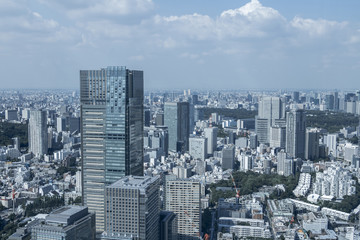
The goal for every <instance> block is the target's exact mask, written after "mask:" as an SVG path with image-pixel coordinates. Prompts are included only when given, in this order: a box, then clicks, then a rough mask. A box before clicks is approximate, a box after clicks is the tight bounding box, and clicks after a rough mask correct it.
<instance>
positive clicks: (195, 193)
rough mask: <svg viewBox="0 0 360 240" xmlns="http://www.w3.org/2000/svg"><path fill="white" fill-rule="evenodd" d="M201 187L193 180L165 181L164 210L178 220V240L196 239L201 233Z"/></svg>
mask: <svg viewBox="0 0 360 240" xmlns="http://www.w3.org/2000/svg"><path fill="white" fill-rule="evenodd" d="M200 197H201V186H200V182H198V181H195V180H166V182H165V210H166V211H171V212H174V213H175V214H176V215H177V219H178V229H177V234H178V239H179V240H189V239H197V238H198V234H199V232H200V231H201V201H200Z"/></svg>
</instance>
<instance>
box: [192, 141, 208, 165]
mask: <svg viewBox="0 0 360 240" xmlns="http://www.w3.org/2000/svg"><path fill="white" fill-rule="evenodd" d="M189 143H190V145H189V153H190V155H191V156H192V157H193V158H194V159H201V160H205V159H206V156H207V139H206V138H204V137H191V138H190V139H189Z"/></svg>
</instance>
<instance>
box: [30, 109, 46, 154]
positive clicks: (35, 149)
mask: <svg viewBox="0 0 360 240" xmlns="http://www.w3.org/2000/svg"><path fill="white" fill-rule="evenodd" d="M47 134H48V130H47V117H46V111H42V110H32V111H30V120H29V152H32V153H33V154H35V155H38V156H40V155H44V154H46V153H47V151H48V135H47Z"/></svg>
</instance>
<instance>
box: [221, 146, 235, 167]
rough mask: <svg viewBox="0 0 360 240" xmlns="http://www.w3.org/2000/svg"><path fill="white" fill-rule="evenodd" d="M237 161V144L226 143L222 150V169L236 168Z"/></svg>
mask: <svg viewBox="0 0 360 240" xmlns="http://www.w3.org/2000/svg"><path fill="white" fill-rule="evenodd" d="M234 162H235V146H234V145H233V144H230V145H226V146H224V148H223V149H222V151H221V167H222V169H234Z"/></svg>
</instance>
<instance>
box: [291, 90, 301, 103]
mask: <svg viewBox="0 0 360 240" xmlns="http://www.w3.org/2000/svg"><path fill="white" fill-rule="evenodd" d="M292 99H293V101H294V102H295V103H299V102H300V93H299V92H297V91H295V92H293V96H292Z"/></svg>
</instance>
